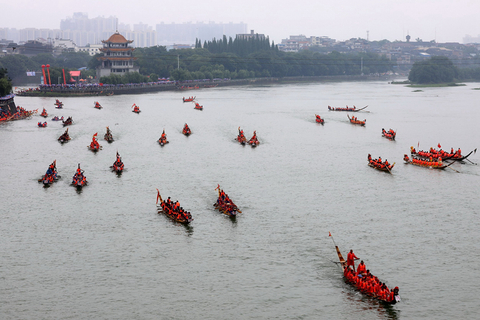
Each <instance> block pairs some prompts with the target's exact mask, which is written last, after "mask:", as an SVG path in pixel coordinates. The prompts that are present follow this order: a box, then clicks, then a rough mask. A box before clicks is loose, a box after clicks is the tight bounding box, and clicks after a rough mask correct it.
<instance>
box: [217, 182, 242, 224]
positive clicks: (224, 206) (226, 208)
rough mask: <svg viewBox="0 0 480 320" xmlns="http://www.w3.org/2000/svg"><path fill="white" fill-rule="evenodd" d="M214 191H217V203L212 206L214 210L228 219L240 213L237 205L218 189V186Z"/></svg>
mask: <svg viewBox="0 0 480 320" xmlns="http://www.w3.org/2000/svg"><path fill="white" fill-rule="evenodd" d="M215 190H218V198H217V202H216V203H214V204H213V206H214V207H215V209H217V210H218V211H220V212H221V213H223V214H225V215H227V216H229V217H235V216H236V215H237V212H238V213H242V211H240V209H238V207H237V205H236V204H235V203H233V201H232V200H231V199H230V197H229V196H228V194H226V193H225V192H224V191H223V190H222V189H220V185H218V186H217V187H216V188H215Z"/></svg>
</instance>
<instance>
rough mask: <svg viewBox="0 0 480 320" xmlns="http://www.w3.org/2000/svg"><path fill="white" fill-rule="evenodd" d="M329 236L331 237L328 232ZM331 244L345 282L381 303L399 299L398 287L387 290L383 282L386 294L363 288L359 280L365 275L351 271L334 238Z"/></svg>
mask: <svg viewBox="0 0 480 320" xmlns="http://www.w3.org/2000/svg"><path fill="white" fill-rule="evenodd" d="M329 236H330V237H332V235H331V233H330V232H329ZM332 240H333V237H332ZM333 244H334V245H335V250H336V251H337V256H338V260H339V265H340V266H341V267H342V271H343V275H344V279H345V282H346V283H348V284H350V285H351V286H353V287H355V288H356V289H357V290H359V291H360V292H362V293H363V294H365V295H367V296H369V297H371V298H373V299H376V300H379V301H381V302H382V303H386V304H396V303H397V302H400V301H401V299H400V295H399V294H398V291H399V289H398V287H395V289H392V290H388V287H386V285H385V284H383V285H385V289H384V291H386V292H388V294H386V293H383V294H382V293H381V292H378V293H372V292H371V291H369V290H365V289H364V286H363V284H362V282H364V281H363V280H361V279H364V278H365V277H363V276H362V277H361V276H360V275H358V276H357V275H356V274H355V272H354V271H351V269H350V268H349V267H348V266H347V262H346V261H345V259H344V258H343V256H342V253H341V252H340V249H338V246H337V245H336V243H335V240H333ZM346 269H348V270H346ZM368 276H369V275H367V278H368ZM370 276H371V277H374V276H373V275H370ZM374 278H375V277H374ZM377 279H378V278H377Z"/></svg>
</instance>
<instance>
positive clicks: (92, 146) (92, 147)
mask: <svg viewBox="0 0 480 320" xmlns="http://www.w3.org/2000/svg"><path fill="white" fill-rule="evenodd" d="M97 135H98V132H95V134H94V135H93V137H92V142H90V145H89V146H87V148H88V150H90V151H93V152H97V151H98V150H100V149H102V146H101V145H100V144H99V143H98V141H97Z"/></svg>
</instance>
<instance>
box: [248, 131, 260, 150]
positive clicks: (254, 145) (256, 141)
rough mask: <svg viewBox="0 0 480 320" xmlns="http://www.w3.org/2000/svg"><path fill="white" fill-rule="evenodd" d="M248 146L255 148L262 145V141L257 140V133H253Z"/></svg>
mask: <svg viewBox="0 0 480 320" xmlns="http://www.w3.org/2000/svg"><path fill="white" fill-rule="evenodd" d="M248 144H249V145H251V146H252V148H255V147H256V146H258V145H259V144H260V141H258V139H257V131H256V130H255V131H253V136H252V137H251V138H250V140H248Z"/></svg>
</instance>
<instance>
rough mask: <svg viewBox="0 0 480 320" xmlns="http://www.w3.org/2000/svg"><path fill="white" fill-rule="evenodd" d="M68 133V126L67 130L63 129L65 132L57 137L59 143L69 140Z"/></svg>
mask: <svg viewBox="0 0 480 320" xmlns="http://www.w3.org/2000/svg"><path fill="white" fill-rule="evenodd" d="M70 139H71V138H70V135H69V134H68V128H67V130H65V132H64V133H63V134H62V135H61V136H60V137H59V138H58V142H60V143H62V144H63V143H65V142H68V141H70Z"/></svg>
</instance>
